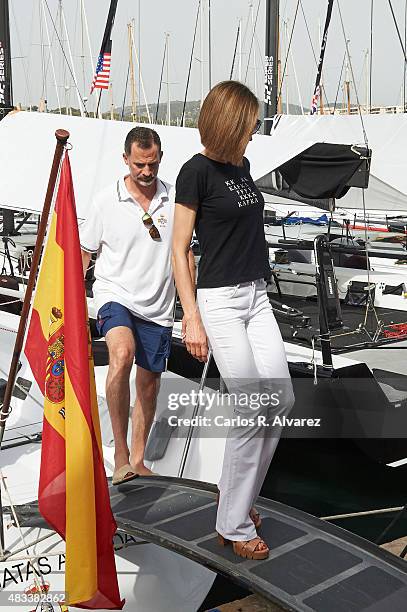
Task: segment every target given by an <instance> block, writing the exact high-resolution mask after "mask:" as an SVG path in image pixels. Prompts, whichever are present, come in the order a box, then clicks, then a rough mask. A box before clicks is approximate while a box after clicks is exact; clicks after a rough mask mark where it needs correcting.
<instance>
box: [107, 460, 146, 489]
mask: <svg viewBox="0 0 407 612" xmlns="http://www.w3.org/2000/svg"><path fill="white" fill-rule="evenodd" d="M138 476H139V475H138V474H136V472H135V471H134V470H133V468H132V467H131V465H130V463H126V465H122V467H120V468H118V469H117V470H115V471H114V472H113V478H112V484H114V485H119V484H122V483H123V482H128V481H129V480H133V479H134V478H138Z"/></svg>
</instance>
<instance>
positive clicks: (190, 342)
mask: <svg viewBox="0 0 407 612" xmlns="http://www.w3.org/2000/svg"><path fill="white" fill-rule="evenodd" d="M195 218H196V207H195V206H193V205H186V204H176V205H175V217H174V231H173V241H172V261H173V267H174V277H175V284H176V286H177V291H178V295H179V297H180V300H181V304H182V308H183V310H184V326H185V344H186V347H187V350H188V351H189V352H190V353H191V355H192V356H193V357H196V359H198V360H199V361H206V360H207V356H208V343H207V339H206V333H205V329H204V327H203V325H202V321H201V317H200V314H199V311H198V308H197V305H196V301H195V285H194V283H193V280H192V275H191V269H190V264H191V262H190V255H189V252H190V244H191V238H192V232H193V230H194V225H195Z"/></svg>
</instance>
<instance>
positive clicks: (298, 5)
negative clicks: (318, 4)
mask: <svg viewBox="0 0 407 612" xmlns="http://www.w3.org/2000/svg"><path fill="white" fill-rule="evenodd" d="M299 7H300V0H297V6H296V9H295V14H294V21H293V27H292V28H291V34H290V40H289V42H288V47H287V53H286V56H285V62H284V69H283V74H282V76H281V83H280V91H279V92H278V96H277V104H278V102H279V100H280V98H281V94H282V91H283V84H284V77H285V71H286V69H287V63H288V58H289V56H290V49H291V43H292V40H293V35H294V28H295V23H296V21H297V15H298V9H299ZM286 112H287V109H286Z"/></svg>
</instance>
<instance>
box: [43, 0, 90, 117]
mask: <svg viewBox="0 0 407 612" xmlns="http://www.w3.org/2000/svg"><path fill="white" fill-rule="evenodd" d="M44 1H45V5H46V7H47V10H48V13H49V17H50V19H51V23H52V27H53V28H54V31H55V34H56V37H57V39H58V42H59V45H60V47H61V51H62V54H63V56H64V59H65V62H66V64H67V66H68V69H69V72H70V73H71V77H72V80H73V83H74V86H75V88H76V91H77V93H78V97H79V99H80V101H81V103H82V106H83V109H84V111H85V114H86V116H87V117H88V116H89V115H88V111H87V109H86V103H85V101H84V99H83V97H82V94H81V92H80V91H79V87H78V84H77V82H76V79H75V77H74V74H73V72H72V68H71V66H70V63H69V62H68V58H67V56H66V53H65V49H64V47H63V44H62V41H61V39H60V37H59V35H58V30H57V28H56V25H55V22H54V20H53V18H52V15H51V11H50V8H49V5H48V0H44ZM65 110H66V112H67V109H65Z"/></svg>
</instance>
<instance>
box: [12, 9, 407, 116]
mask: <svg viewBox="0 0 407 612" xmlns="http://www.w3.org/2000/svg"><path fill="white" fill-rule="evenodd" d="M201 2H202V6H203V17H202V25H201V22H200V20H199V21H198V27H197V36H196V45H195V51H194V55H193V60H192V70H191V79H190V85H189V90H188V99H189V100H198V99H200V98H201V96H202V95H205V94H206V93H207V91H208V89H209V62H208V0H201ZM82 3H83V4H84V6H85V11H86V15H87V22H88V26H89V38H90V45H91V50H92V56H91V55H90V53H89V49H88V42H87V37H86V32H85V27H84V25H83V27H81V11H80V6H81V4H82ZM198 3H199V0H119V2H118V8H117V13H116V20H115V23H114V28H113V32H112V41H113V46H112V72H111V81H112V94H111V96H112V98H113V103H114V106H116V107H121V106H122V103H123V99H124V95H125V84H126V76H127V71H128V62H129V52H128V28H127V24H128V23H129V22H130V21H131V20H132V19H134V23H135V30H134V32H135V33H134V37H135V46H136V49H137V54H138V56H139V63H140V70H139V69H138V68H137V63H136V60H135V58H133V59H134V62H135V64H136V69H135V73H136V93H137V97H139V98H140V99H141V103H142V104H144V101H145V99H147V102H148V103H153V102H156V100H157V96H158V90H159V84H160V75H161V68H162V64H163V53H164V45H165V38H166V34H168V35H169V38H168V41H169V44H168V48H169V53H168V78H167V64H165V70H164V78H163V80H164V83H163V85H162V92H161V100H162V101H163V102H167V99H168V91H169V98H170V99H171V100H183V99H184V95H185V89H186V82H187V75H188V69H189V63H190V57H191V50H192V42H193V35H194V28H195V21H196V16H197V7H198ZM9 4H10V28H11V45H12V58H13V60H12V67H13V87H14V102H15V103H18V102H21V103H22V104H23V106H27V105H29V104H32V105H38V104H39V100H40V98H41V97H45V98H46V99H47V102H48V108H56V107H57V106H58V99H57V93H56V92H58V96H59V100H60V104H61V106H65V103H66V102H67V103H68V105H72V106H75V107H78V106H79V103H78V100H77V93H76V88H75V86H74V80H73V77H72V75H71V74H70V71H69V68H68V67H67V62H66V60H65V59H64V58H63V54H62V52H61V46H60V44H59V43H58V40H57V37H56V34H55V31H54V27H53V25H52V22H51V19H50V15H49V12H48V7H49V11H50V13H51V15H52V19H53V20H55V19H56V17H57V11H58V6H59V4H60V0H9ZM109 4H110V0H62V7H63V12H64V17H65V21H66V28H67V32H68V38H69V43H70V47H71V53H72V57H73V64H74V73H75V77H76V79H75V81H76V83H77V86H78V90H79V92H80V95H81V96H82V97H86V98H89V89H90V83H91V81H92V77H93V74H92V73H93V67H92V64H93V65H94V64H95V61H96V58H97V55H98V52H99V48H100V44H101V40H102V36H103V31H104V26H105V21H106V17H107V13H108V9H109ZM297 4H298V0H280V35H281V38H280V40H281V43H280V44H281V57H282V63H283V64H284V63H285V58H286V55H287V46H288V40H289V39H290V37H291V31H292V28H293V24H294V19H295V11H296V7H297ZM371 4H372V0H335V5H334V10H333V15H332V22H331V28H330V31H329V35H328V41H327V51H326V58H325V64H324V88H325V91H326V95H327V97H328V99H329V100H330V101H333V100H335V98H336V97H337V92H338V91H339V93H338V101H339V103H342V101H343V88H341V87H339V90H338V84H339V77H340V73H341V67H342V64H343V59H344V53H345V43H344V36H345V37H346V38H347V39H348V40H349V52H350V59H351V65H352V68H353V74H354V77H355V82H356V88H357V91H358V97H359V100H360V103H361V104H365V103H366V96H367V90H368V81H367V71H366V64H367V62H366V52H367V50H368V49H369V47H370V10H371ZM406 4H407V0H392V5H393V8H394V12H395V15H396V19H397V21H398V24H399V28H400V32H401V36H402V38H403V39H404V36H405V16H406ZM302 6H303V8H304V13H305V17H306V20H307V24H308V28H309V33H310V37H311V40H312V44H313V46H314V49H315V52H316V54H317V55H319V46H320V42H319V40H320V32H321V30H322V29H323V25H324V21H325V15H326V9H327V0H302ZM338 6H339V7H340V9H341V12H342V17H343V23H344V29H345V34H344V33H343V31H342V26H341V21H340V17H339V10H338ZM265 7H266V0H251V1H249V0H211V24H212V28H211V33H212V34H211V39H212V45H211V48H212V64H211V65H212V70H211V76H212V78H211V82H212V85H213V84H215V83H216V82H218V81H221V80H224V79H228V78H229V77H230V71H231V65H232V58H233V53H234V48H235V42H236V33H237V28H238V25H239V20H241V21H240V22H241V24H242V27H241V31H242V41H241V53H239V49H240V46H239V45H238V52H237V57H236V62H235V71H234V75H233V76H234V78H236V79H237V78H239V77H240V78H241V80H242V81H244V82H246V84H247V85H248V86H249V87H251V88H252V89H253V90H255V92H256V94H257V96H258V97H259V99H260V100H262V98H263V66H264V59H263V56H264V38H265V12H266V8H265ZM42 8H43V9H44V13H45V15H46V19H44V16H43V14H42V12H41V11H42ZM59 16H60V13H59ZM82 24H83V20H82ZM60 25H61V20H60V19H58V23H56V27H57V30H58V35H59V36H60V38H61V34H60V31H61V30H60ZM254 25H255V26H256V27H255V28H254ZM47 28H48V32H49V37H50V40H51V46H49V44H48V40H47ZM254 30H255V35H254V37H253V31H254ZM201 33H202V36H201ZM201 38H202V44H201ZM252 41H253V44H252V45H251V42H252ZM62 42H63V46H64V50H65V54H66V56H67V57H68V59H69V55H70V54H69V49H68V45H67V37H66V35H65V33H63V35H62ZM250 47H252V52H251V56H250V58H249V49H250ZM50 49H51V51H52V53H50ZM51 55H52V60H53V64H54V69H53V67H52V62H51ZM372 57H373V71H372V103H373V104H374V105H393V104H400V103H401V101H402V92H403V74H404V56H403V53H402V49H401V45H400V42H399V39H398V37H397V33H396V29H395V26H394V22H393V19H392V15H391V11H390V8H389V2H388V0H373V56H372ZM71 70H72V67H71ZM54 72H55V78H54V74H53V73H54ZM140 73H141V77H142V81H143V86H142V85H141V82H140V78H139V75H140ZM286 73H287V77H286V79H285V87H284V90H283V97H284V101H287V99H288V103H289V104H297V105H300V104H301V103H302V104H303V106H305V107H307V108H309V106H310V100H311V97H312V92H313V87H314V82H315V76H316V65H315V60H314V57H313V52H312V49H311V44H310V40H309V36H308V33H307V28H306V25H305V20H304V16H303V13H302V11H301V8H299V10H298V13H297V18H296V22H295V27H294V32H293V35H292V43H291V47H290V54H289V57H288V61H287V70H286ZM44 74H45V76H44ZM167 80H168V81H169V86H168V87H167ZM342 80H344V77H342ZM55 82H56V86H55ZM143 90H144V92H145V95H144V94H143ZM111 96H110V95H109V94H107V93H104V94H103V98H102V105H103V110H106V109H107V108H108V107H109V105H110V103H111V99H112V98H111ZM352 102H356V95H355V91H354V89H353V90H352ZM130 103H131V97H130V88H129V87H128V89H127V96H126V105H129V104H130ZM94 105H95V97H94V96H93V97H92V98H89V99H88V101H87V106H88V110H90V111H91V110H93V109H94Z"/></svg>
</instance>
